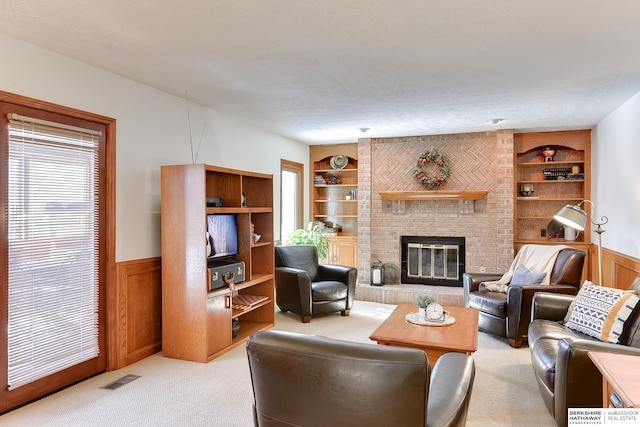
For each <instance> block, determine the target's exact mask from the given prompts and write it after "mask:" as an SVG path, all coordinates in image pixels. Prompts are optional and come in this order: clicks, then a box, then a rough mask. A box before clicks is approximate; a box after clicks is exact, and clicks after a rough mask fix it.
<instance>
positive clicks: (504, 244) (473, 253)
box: [358, 130, 514, 287]
mask: <svg viewBox="0 0 640 427" xmlns="http://www.w3.org/2000/svg"><path fill="white" fill-rule="evenodd" d="M431 148H435V149H437V150H438V151H439V152H440V153H444V154H445V155H446V156H447V159H448V163H449V165H450V167H451V174H450V176H449V177H448V179H447V181H446V182H445V183H444V184H442V185H441V186H439V187H438V188H436V190H457V191H464V190H484V191H487V192H488V193H487V195H486V196H485V197H483V198H482V199H480V200H476V201H473V200H421V201H416V200H408V201H402V200H400V201H398V200H394V201H389V200H383V199H382V198H381V196H380V192H394V191H400V192H411V191H426V190H428V189H427V188H426V187H424V186H422V185H421V184H420V183H418V181H417V180H416V179H415V177H414V176H413V168H414V165H415V162H416V160H417V158H418V157H419V156H420V155H421V154H422V153H424V152H426V151H428V150H430V149H431ZM513 156H514V149H513V132H512V131H506V130H505V131H496V132H481V133H470V134H455V135H435V136H416V137H398V138H362V139H360V140H359V141H358V251H359V252H358V271H359V273H358V282H359V283H369V279H370V278H369V271H370V266H371V262H372V260H373V259H374V258H378V259H380V261H382V262H383V263H385V264H387V265H391V266H393V267H395V268H396V269H397V271H400V269H401V251H400V249H401V248H400V246H401V239H400V238H401V236H420V235H427V236H442V237H445V236H460V237H463V238H464V239H465V242H466V265H465V268H466V271H479V270H480V268H481V267H484V268H485V269H486V271H488V272H504V271H506V270H507V269H508V268H509V266H510V265H511V261H512V260H513V243H514V242H513V186H514V174H513ZM462 273H463V272H462ZM462 273H461V274H462ZM396 284H397V285H400V283H399V281H398V282H397V283H396ZM403 285H404V284H403ZM385 287H387V286H385Z"/></svg>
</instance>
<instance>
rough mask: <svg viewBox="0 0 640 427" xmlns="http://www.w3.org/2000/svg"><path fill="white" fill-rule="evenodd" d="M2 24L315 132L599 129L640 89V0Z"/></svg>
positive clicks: (83, 7) (245, 3)
mask: <svg viewBox="0 0 640 427" xmlns="http://www.w3.org/2000/svg"><path fill="white" fill-rule="evenodd" d="M0 32H2V33H5V34H7V35H9V36H13V37H15V38H18V39H21V40H24V41H27V42H30V43H33V44H35V45H38V46H41V47H44V48H47V49H50V50H52V51H55V52H59V53H61V54H63V55H66V56H68V57H71V58H75V59H76V60H78V61H81V62H85V63H87V64H91V65H94V66H96V67H100V68H102V69H105V70H108V71H111V72H113V73H115V74H118V75H121V76H124V77H127V78H130V79H133V80H135V81H138V82H141V83H144V84H146V85H149V86H152V87H155V88H158V89H160V90H163V91H166V92H169V93H172V94H174V95H176V96H180V97H185V93H188V94H189V99H190V101H191V102H196V103H198V104H201V105H203V106H207V107H210V108H212V109H215V110H217V111H220V112H223V113H226V114H230V115H234V116H238V117H240V118H243V119H244V120H246V121H248V122H250V123H253V124H254V125H256V126H259V127H262V128H264V129H267V130H270V131H273V132H275V133H278V134H280V135H283V136H286V137H289V138H292V139H296V140H299V141H304V142H307V143H312V144H314V143H331V142H349V141H355V140H356V139H357V138H359V137H363V136H367V137H383V136H407V135H432V134H447V133H461V132H476V131H486V130H494V129H500V128H510V129H516V130H553V129H573V128H588V127H591V126H593V125H594V124H596V123H597V122H598V121H600V120H601V119H603V118H604V117H605V116H606V115H607V114H609V113H610V112H612V111H613V110H615V109H616V108H617V107H618V106H620V105H621V104H622V103H624V102H625V101H627V100H628V99H629V98H631V97H632V96H633V95H635V94H636V93H638V92H640V1H637V0H610V1H604V0H562V1H558V0H535V1H513V0H482V1H480V0H389V1H387V0H313V1H312V0H268V1H267V0H225V1H222V0H182V1H178V0H172V1H171V0H164V1H158V2H154V1H143V0H84V1H81V0H75V1H74V0H56V1H51V0H2V1H0ZM497 118H499V119H505V121H504V122H502V123H498V124H497V125H495V124H490V123H488V121H489V120H491V119H497ZM363 127H367V128H370V130H369V131H368V132H367V133H366V134H363V133H361V132H360V130H359V129H360V128H363Z"/></svg>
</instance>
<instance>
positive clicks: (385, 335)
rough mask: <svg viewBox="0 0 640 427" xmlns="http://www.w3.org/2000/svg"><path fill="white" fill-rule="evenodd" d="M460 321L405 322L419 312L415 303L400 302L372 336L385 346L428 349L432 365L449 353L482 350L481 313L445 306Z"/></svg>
mask: <svg viewBox="0 0 640 427" xmlns="http://www.w3.org/2000/svg"><path fill="white" fill-rule="evenodd" d="M444 309H445V310H447V311H449V312H450V313H451V315H452V316H453V317H454V318H455V319H456V322H455V323H454V324H453V325H447V326H424V325H416V324H413V323H410V322H407V321H406V320H405V316H406V315H407V314H409V313H415V312H417V311H418V306H417V305H415V304H412V303H408V302H405V303H400V304H398V306H397V307H396V309H395V310H393V313H391V315H390V316H389V317H388V318H387V319H386V320H385V321H384V322H382V324H381V325H380V326H379V327H378V329H376V330H375V331H373V333H372V334H371V335H370V336H369V338H370V339H372V340H373V341H376V342H377V343H378V344H381V345H392V346H395V347H410V348H418V349H420V350H424V351H425V352H426V353H427V356H429V362H430V364H431V366H433V365H434V364H435V363H436V360H438V358H439V357H440V356H442V355H443V354H445V353H449V352H457V353H465V354H469V355H470V354H471V353H473V352H474V351H476V350H477V349H478V310H476V309H475V308H465V307H454V306H449V307H444Z"/></svg>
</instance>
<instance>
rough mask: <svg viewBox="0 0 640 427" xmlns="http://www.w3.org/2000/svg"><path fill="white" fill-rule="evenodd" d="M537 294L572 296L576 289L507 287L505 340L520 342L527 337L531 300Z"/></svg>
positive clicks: (568, 287)
mask: <svg viewBox="0 0 640 427" xmlns="http://www.w3.org/2000/svg"><path fill="white" fill-rule="evenodd" d="M539 292H547V293H553V294H570V295H574V294H575V293H576V288H575V287H573V286H569V285H509V286H508V287H507V331H506V332H507V338H509V339H514V340H520V339H522V338H521V337H525V336H526V335H527V329H528V328H529V323H530V322H531V318H532V314H531V312H532V304H533V298H534V296H536V295H537V294H538V293H539ZM565 312H566V310H565Z"/></svg>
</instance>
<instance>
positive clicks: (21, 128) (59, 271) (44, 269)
mask: <svg viewBox="0 0 640 427" xmlns="http://www.w3.org/2000/svg"><path fill="white" fill-rule="evenodd" d="M8 118H9V145H8V193H9V197H8V256H9V284H8V288H9V308H8V310H9V319H8V383H9V384H8V388H9V390H12V389H15V388H17V387H20V386H22V385H25V384H28V383H31V382H33V381H35V380H38V379H40V378H44V377H46V376H47V375H50V374H53V373H55V372H59V371H61V370H63V369H66V368H68V367H71V366H73V365H76V364H78V363H81V362H83V361H86V360H90V359H92V358H94V357H96V356H97V355H98V353H99V348H98V284H99V283H98V282H99V277H98V257H99V252H98V243H99V242H98V236H99V233H98V219H99V216H98V202H99V200H98V190H99V186H98V178H99V176H98V173H99V167H98V160H99V155H98V154H99V153H98V148H99V132H96V131H93V130H89V129H81V128H77V127H73V126H68V125H63V124H57V123H52V122H47V121H42V120H37V119H32V118H28V117H22V116H19V115H16V114H9V115H8Z"/></svg>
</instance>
